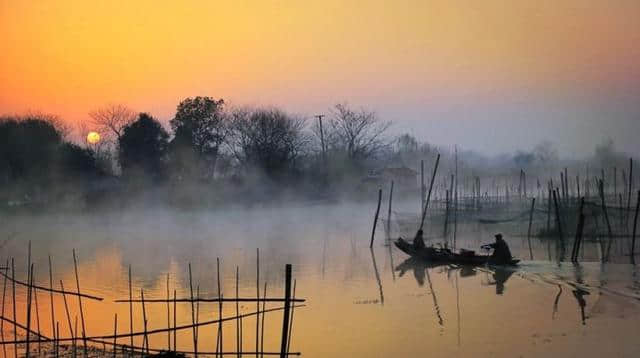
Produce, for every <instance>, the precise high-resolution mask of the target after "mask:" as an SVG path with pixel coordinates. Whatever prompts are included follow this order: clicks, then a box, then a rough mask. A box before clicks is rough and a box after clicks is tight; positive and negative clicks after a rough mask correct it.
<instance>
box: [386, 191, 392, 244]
mask: <svg viewBox="0 0 640 358" xmlns="http://www.w3.org/2000/svg"><path fill="white" fill-rule="evenodd" d="M392 202H393V180H392V181H391V188H390V189H389V210H388V211H387V239H389V238H390V237H391V204H392Z"/></svg>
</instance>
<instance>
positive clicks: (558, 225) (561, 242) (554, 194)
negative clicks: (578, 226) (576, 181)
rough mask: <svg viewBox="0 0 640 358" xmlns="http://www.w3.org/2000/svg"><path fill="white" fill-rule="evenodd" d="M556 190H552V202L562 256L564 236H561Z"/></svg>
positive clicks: (562, 255)
mask: <svg viewBox="0 0 640 358" xmlns="http://www.w3.org/2000/svg"><path fill="white" fill-rule="evenodd" d="M556 193H557V190H554V191H553V204H554V206H555V209H556V226H557V229H558V238H559V240H560V245H561V247H562V254H561V255H560V257H561V258H563V257H564V237H563V236H562V222H561V221H560V210H559V207H558V195H557V194H556Z"/></svg>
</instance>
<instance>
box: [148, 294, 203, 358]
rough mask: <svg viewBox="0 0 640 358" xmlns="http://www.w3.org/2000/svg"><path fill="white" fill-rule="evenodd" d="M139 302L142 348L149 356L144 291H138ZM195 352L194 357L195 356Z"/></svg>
mask: <svg viewBox="0 0 640 358" xmlns="http://www.w3.org/2000/svg"><path fill="white" fill-rule="evenodd" d="M140 300H141V301H142V323H143V327H144V342H143V345H142V348H143V349H145V348H146V350H147V354H149V336H148V335H147V310H146V308H145V304H144V291H143V289H140ZM197 354H198V353H197V351H196V355H197Z"/></svg>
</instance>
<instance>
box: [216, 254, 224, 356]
mask: <svg viewBox="0 0 640 358" xmlns="http://www.w3.org/2000/svg"><path fill="white" fill-rule="evenodd" d="M216 266H217V273H218V297H219V298H220V299H222V289H221V287H220V258H216ZM218 318H219V319H220V322H219V323H218V334H219V336H218V338H219V342H220V352H222V351H223V340H222V300H220V301H218Z"/></svg>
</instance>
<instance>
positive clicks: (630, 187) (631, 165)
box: [625, 158, 633, 222]
mask: <svg viewBox="0 0 640 358" xmlns="http://www.w3.org/2000/svg"><path fill="white" fill-rule="evenodd" d="M632 190H633V159H632V158H629V190H627V193H628V194H627V215H626V221H625V222H629V212H630V211H631V191H632Z"/></svg>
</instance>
